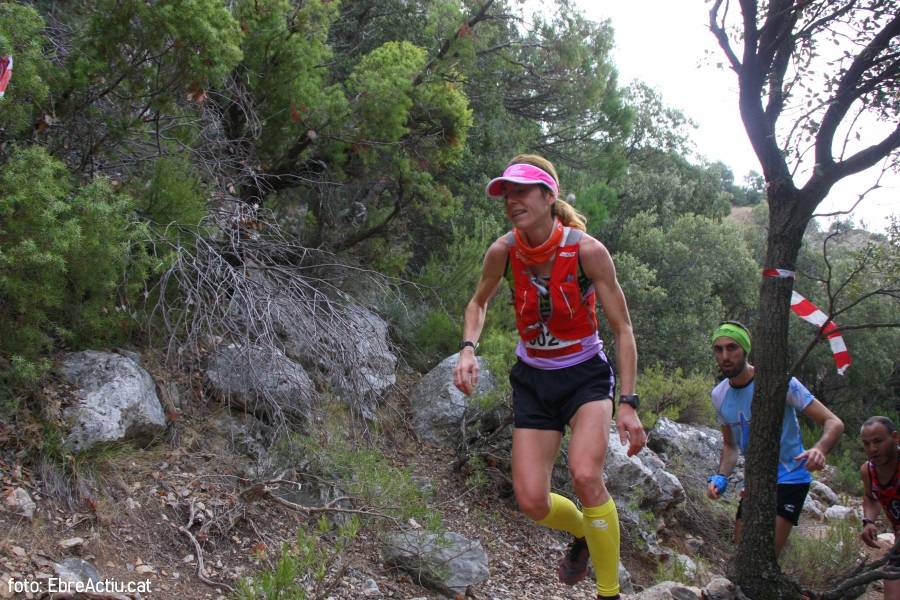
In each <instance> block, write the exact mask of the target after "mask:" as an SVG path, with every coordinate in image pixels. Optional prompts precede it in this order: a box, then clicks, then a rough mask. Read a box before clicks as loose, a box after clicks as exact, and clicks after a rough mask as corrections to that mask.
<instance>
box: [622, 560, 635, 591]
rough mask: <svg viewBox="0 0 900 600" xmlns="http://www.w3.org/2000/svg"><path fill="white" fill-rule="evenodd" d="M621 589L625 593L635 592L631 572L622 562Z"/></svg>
mask: <svg viewBox="0 0 900 600" xmlns="http://www.w3.org/2000/svg"><path fill="white" fill-rule="evenodd" d="M619 591H620V592H622V593H623V594H633V593H634V583H632V582H631V573H629V572H628V569H626V568H625V565H623V564H622V563H621V562H620V563H619Z"/></svg>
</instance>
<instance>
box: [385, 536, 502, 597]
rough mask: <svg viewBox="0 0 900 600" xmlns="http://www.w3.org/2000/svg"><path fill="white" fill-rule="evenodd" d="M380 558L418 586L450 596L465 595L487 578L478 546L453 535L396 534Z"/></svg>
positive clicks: (483, 552)
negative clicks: (405, 573) (407, 576)
mask: <svg viewBox="0 0 900 600" xmlns="http://www.w3.org/2000/svg"><path fill="white" fill-rule="evenodd" d="M382 558H383V559H384V562H385V563H386V564H389V565H394V566H396V567H398V568H400V569H402V570H404V571H406V572H407V573H409V574H411V575H412V576H413V578H414V579H415V580H416V582H417V583H420V584H422V585H425V586H427V587H430V588H432V589H436V590H438V591H440V592H442V593H450V595H453V594H460V595H466V590H467V588H468V587H469V586H471V585H474V584H477V583H481V582H482V581H485V580H486V579H487V578H488V576H489V575H490V572H489V571H488V558H487V554H486V553H485V551H484V548H482V546H481V543H480V542H478V541H477V540H475V541H473V540H469V539H467V538H465V537H463V536H462V535H459V534H458V533H453V532H447V533H444V534H442V535H438V534H434V533H427V532H423V531H406V532H402V533H398V534H395V535H393V536H391V537H390V538H389V539H388V541H387V543H386V544H385V546H384V547H383V548H382Z"/></svg>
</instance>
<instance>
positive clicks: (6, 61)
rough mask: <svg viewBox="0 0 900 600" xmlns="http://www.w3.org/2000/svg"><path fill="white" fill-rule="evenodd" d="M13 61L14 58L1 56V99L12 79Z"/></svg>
mask: <svg viewBox="0 0 900 600" xmlns="http://www.w3.org/2000/svg"><path fill="white" fill-rule="evenodd" d="M12 67H13V59H12V56H11V55H9V56H0V98H2V97H3V94H4V93H6V86H7V85H8V84H9V80H10V78H11V77H12Z"/></svg>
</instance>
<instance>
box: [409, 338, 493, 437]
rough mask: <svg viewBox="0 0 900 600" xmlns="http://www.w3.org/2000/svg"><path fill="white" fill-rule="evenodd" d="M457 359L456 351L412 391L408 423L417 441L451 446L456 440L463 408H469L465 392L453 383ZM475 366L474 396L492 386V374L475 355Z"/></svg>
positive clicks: (465, 409) (483, 361)
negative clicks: (477, 375)
mask: <svg viewBox="0 0 900 600" xmlns="http://www.w3.org/2000/svg"><path fill="white" fill-rule="evenodd" d="M457 362H459V353H458V352H457V353H456V354H454V355H452V356H448V357H447V358H445V359H444V360H443V361H441V362H440V364H438V365H437V366H436V367H434V368H433V369H432V370H431V371H429V372H428V373H427V374H426V375H425V376H424V377H422V379H420V380H419V383H418V384H417V385H416V387H415V388H414V389H413V391H412V394H411V396H410V404H411V407H412V413H413V418H412V425H413V429H414V430H415V432H416V435H417V436H418V438H419V439H420V440H426V441H429V442H432V443H434V444H447V445H451V446H452V445H455V444H456V443H457V442H458V441H459V438H460V435H461V425H462V422H463V419H464V418H465V417H466V411H467V409H468V410H473V409H472V408H471V405H470V401H469V399H467V398H466V396H465V394H463V393H462V392H461V391H459V390H458V389H456V386H455V385H453V369H454V368H455V367H456V363H457ZM478 366H479V368H480V372H479V377H478V385H477V386H476V388H475V395H478V394H484V393H487V392H489V391H491V390H493V389H494V387H495V385H494V377H493V375H491V372H490V371H489V370H488V366H487V363H486V362H485V360H484V359H483V358H478Z"/></svg>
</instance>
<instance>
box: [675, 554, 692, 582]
mask: <svg viewBox="0 0 900 600" xmlns="http://www.w3.org/2000/svg"><path fill="white" fill-rule="evenodd" d="M673 558H674V560H675V562H677V563H678V564H679V565H681V570H682V571H683V572H684V574H685V575H686V576H687V577H690V578H691V579H692V580H693V579H694V578H695V577H696V576H697V563H695V562H694V560H693V559H692V558H691V557H690V556H687V555H685V554H675V556H674V557H673Z"/></svg>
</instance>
